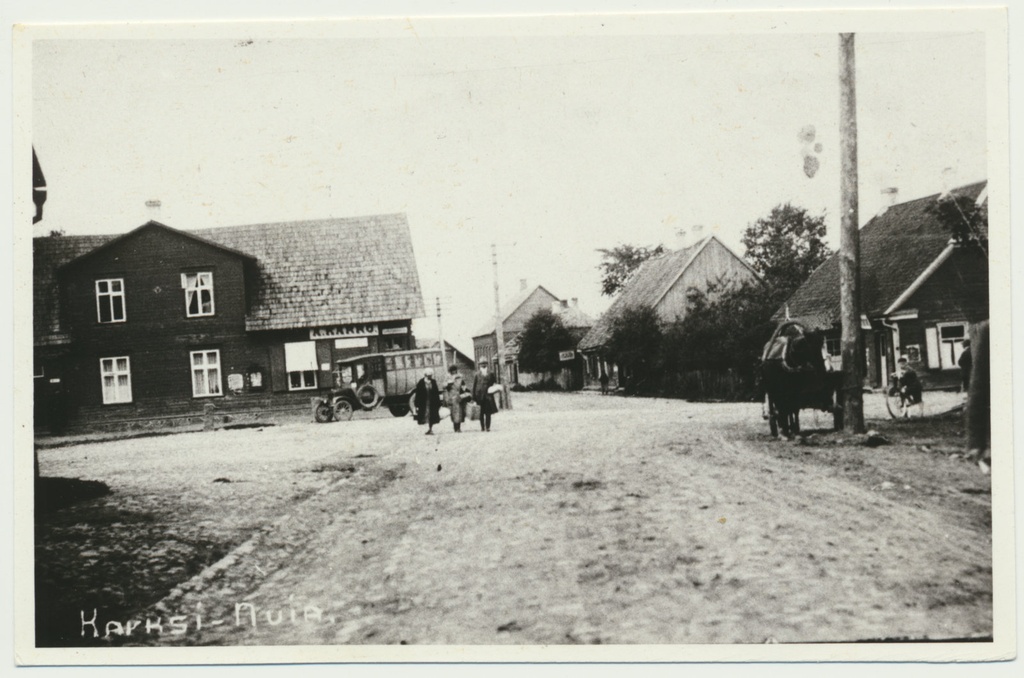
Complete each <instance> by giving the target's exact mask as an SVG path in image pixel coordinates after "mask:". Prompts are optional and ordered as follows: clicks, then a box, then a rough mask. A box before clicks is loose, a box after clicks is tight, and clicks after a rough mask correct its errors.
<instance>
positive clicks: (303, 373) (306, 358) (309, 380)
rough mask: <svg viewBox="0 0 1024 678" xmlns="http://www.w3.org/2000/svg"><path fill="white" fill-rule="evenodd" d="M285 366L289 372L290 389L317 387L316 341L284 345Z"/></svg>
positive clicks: (298, 389) (300, 389) (299, 389)
mask: <svg viewBox="0 0 1024 678" xmlns="http://www.w3.org/2000/svg"><path fill="white" fill-rule="evenodd" d="M284 366H285V371H287V372H288V390H289V391H304V390H307V389H312V388H316V369H317V368H316V342H315V341H297V342H293V343H290V344H285V345H284Z"/></svg>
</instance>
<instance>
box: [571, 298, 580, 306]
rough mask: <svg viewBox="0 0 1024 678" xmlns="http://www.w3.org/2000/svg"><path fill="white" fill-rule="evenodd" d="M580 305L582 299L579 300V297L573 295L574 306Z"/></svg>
mask: <svg viewBox="0 0 1024 678" xmlns="http://www.w3.org/2000/svg"><path fill="white" fill-rule="evenodd" d="M579 305H580V300H579V297H573V298H572V307H573V308H576V307H577V306H579Z"/></svg>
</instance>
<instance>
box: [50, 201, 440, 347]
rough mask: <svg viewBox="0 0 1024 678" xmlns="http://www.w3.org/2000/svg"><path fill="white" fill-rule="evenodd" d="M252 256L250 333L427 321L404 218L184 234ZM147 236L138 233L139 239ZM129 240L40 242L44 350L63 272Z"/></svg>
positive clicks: (53, 331)
mask: <svg viewBox="0 0 1024 678" xmlns="http://www.w3.org/2000/svg"><path fill="white" fill-rule="evenodd" d="M147 226H148V227H152V226H159V227H161V228H167V229H168V230H170V231H174V232H175V233H179V234H182V235H184V236H186V237H189V238H193V239H196V240H199V241H201V242H204V243H206V244H209V245H211V246H214V247H218V248H221V249H224V250H227V251H231V252H234V253H236V254H238V255H239V256H242V257H245V258H246V259H247V260H249V261H250V262H252V264H253V265H254V267H255V269H256V271H257V275H256V276H255V278H256V280H255V282H256V289H255V290H253V293H254V295H253V303H252V307H251V309H250V312H249V315H248V316H247V317H246V329H247V330H250V331H253V330H276V329H292V328H306V327H322V326H330V325H342V324H349V323H360V322H382V321H388V320H406V319H410V318H420V317H423V316H424V315H425V311H424V306H423V295H422V293H421V291H420V282H419V274H418V273H417V270H416V260H415V256H414V254H413V249H412V239H411V237H410V233H409V224H408V222H407V221H406V218H405V215H404V214H388V215H381V216H367V217H355V218H346V219H320V220H310V221H292V222H283V223H272V224H257V225H251V226H226V227H222V228H209V229H201V230H195V231H179V230H177V229H171V228H168V227H166V226H163V225H161V224H155V223H152V224H146V225H144V226H143V227H141V228H145V227H147ZM138 230H140V229H135V231H132V233H134V232H136V231H138ZM129 235H131V233H129V234H125V235H121V236H111V235H105V236H62V237H57V238H35V239H34V240H33V261H34V265H35V268H34V271H33V302H34V311H35V318H34V329H35V333H36V334H35V336H36V341H37V343H38V342H40V341H41V340H43V338H44V337H46V336H49V335H58V334H59V332H60V327H59V315H60V314H59V311H58V308H57V304H58V299H59V295H58V290H57V285H56V281H55V272H56V270H57V269H58V268H59V267H61V266H64V265H66V264H67V263H69V262H71V261H73V260H75V259H78V258H84V257H83V255H84V256H86V257H87V256H88V254H89V253H90V252H95V251H96V250H97V248H102V247H104V246H109V245H111V244H112V243H113V242H114V241H117V240H120V239H122V238H125V237H127V236H129Z"/></svg>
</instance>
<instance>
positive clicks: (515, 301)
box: [473, 285, 558, 339]
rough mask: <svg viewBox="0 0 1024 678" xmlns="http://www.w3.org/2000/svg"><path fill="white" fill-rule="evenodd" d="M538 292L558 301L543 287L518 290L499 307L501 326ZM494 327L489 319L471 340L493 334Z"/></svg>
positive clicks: (492, 321) (492, 320)
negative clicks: (540, 291)
mask: <svg viewBox="0 0 1024 678" xmlns="http://www.w3.org/2000/svg"><path fill="white" fill-rule="evenodd" d="M538 290H543V291H544V292H545V293H546V294H548V295H549V296H551V298H552V299H558V297H557V296H555V295H554V294H551V291H550V290H549V289H547V288H546V287H544V286H543V285H537V286H535V287H528V288H526V289H525V290H520V292H519V294H517V295H516V296H514V297H512V298H511V299H509V300H508V301H506V302H505V303H504V304H502V305H501V311H500V312H501V322H502V324H503V325H504V323H505V322H506V321H507V320H508V319H509V316H511V315H512V314H513V313H515V312H516V311H517V310H519V307H520V306H522V305H523V304H525V303H526V300H527V299H529V298H530V297H532V296H533V293H534V292H536V291H538ZM494 325H495V323H494V319H493V318H491V319H490V320H488V321H487V322H486V323H484V324H483V325H481V326H480V327H479V328H478V329H477V331H476V332H475V333H474V334H473V338H474V339H476V338H477V337H485V336H487V335H488V334H493V333H494Z"/></svg>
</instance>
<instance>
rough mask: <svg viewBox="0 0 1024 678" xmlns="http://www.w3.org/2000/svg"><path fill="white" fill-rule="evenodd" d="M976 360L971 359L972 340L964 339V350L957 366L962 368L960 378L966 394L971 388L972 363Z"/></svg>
mask: <svg viewBox="0 0 1024 678" xmlns="http://www.w3.org/2000/svg"><path fill="white" fill-rule="evenodd" d="M973 362H974V359H973V358H972V357H971V340H970V339H964V350H963V353H961V354H960V359H959V360H957V361H956V364H957V366H958V367H959V368H960V376H961V377H962V379H963V384H964V393H967V389H969V388H970V387H971V363H973Z"/></svg>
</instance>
